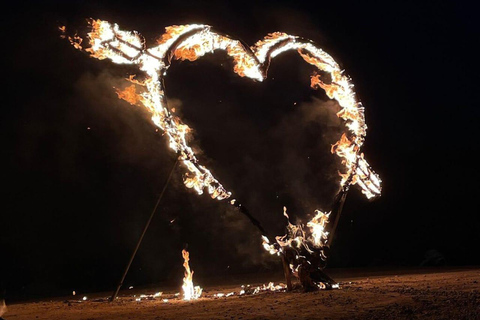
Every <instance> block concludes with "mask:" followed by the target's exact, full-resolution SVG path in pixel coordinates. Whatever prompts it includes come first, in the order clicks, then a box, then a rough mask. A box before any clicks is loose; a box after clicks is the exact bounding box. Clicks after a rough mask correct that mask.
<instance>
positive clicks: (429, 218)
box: [0, 1, 480, 299]
mask: <svg viewBox="0 0 480 320" xmlns="http://www.w3.org/2000/svg"><path fill="white" fill-rule="evenodd" d="M9 10H10V11H9V12H7V11H4V13H3V23H4V24H5V25H4V27H3V28H2V30H3V38H2V42H3V46H2V47H3V49H2V51H3V52H4V62H5V66H4V68H3V79H4V81H3V82H4V84H3V86H2V87H3V90H2V91H3V96H4V97H5V98H6V99H5V100H4V101H2V107H3V108H2V131H3V132H2V140H3V141H2V148H1V150H2V159H3V160H4V162H5V164H4V166H3V169H4V170H3V171H4V177H5V178H4V179H3V181H4V188H3V191H2V195H3V197H4V200H3V202H2V203H3V210H2V213H1V220H0V228H1V230H0V232H1V235H0V245H1V247H0V264H1V274H0V277H1V279H2V280H1V283H2V288H3V291H4V293H5V292H6V296H7V298H10V299H22V298H31V297H39V296H48V295H56V294H67V293H71V291H72V290H76V291H77V292H92V291H99V290H110V289H112V288H113V287H114V286H115V284H116V282H117V281H118V279H119V277H120V275H121V272H122V270H123V268H124V266H125V264H126V262H127V260H128V257H129V255H130V253H131V251H132V250H133V248H134V245H135V242H136V240H137V239H138V237H139V235H140V233H141V230H142V228H143V226H144V224H145V222H146V220H147V218H148V216H149V214H150V212H151V210H152V208H153V206H154V204H155V202H156V200H157V197H158V194H159V193H160V190H161V189H162V187H163V183H164V181H165V180H166V178H167V176H168V173H169V171H170V169H171V166H172V164H173V162H174V155H173V153H172V152H171V151H170V150H169V149H168V148H167V143H166V140H165V138H164V137H162V135H161V132H157V130H156V129H155V127H154V126H153V124H152V123H151V121H150V120H149V115H148V114H147V113H146V112H145V111H144V110H142V109H141V108H139V107H134V106H130V105H129V104H127V103H126V102H124V101H121V100H118V99H117V97H116V94H115V90H114V89H113V88H112V87H116V88H123V87H124V86H126V82H125V81H124V80H123V78H124V77H125V76H126V75H128V74H132V73H136V71H135V68H130V67H125V66H118V65H113V64H112V63H110V62H108V61H98V60H95V59H91V58H89V57H88V55H87V54H85V53H82V52H80V51H77V50H74V48H73V47H72V46H70V45H69V44H68V42H67V41H65V40H62V39H60V37H59V32H58V29H57V27H58V26H59V25H66V26H67V30H68V31H69V32H74V31H75V30H79V31H80V32H83V31H85V26H86V23H85V20H84V19H85V18H88V17H93V18H99V19H104V20H108V21H111V22H116V23H118V24H119V25H120V26H121V28H122V29H124V30H137V31H139V32H140V33H142V34H143V35H144V36H145V37H146V39H147V40H148V41H149V43H154V40H155V39H156V38H158V36H160V35H161V34H162V33H163V31H164V27H165V26H169V25H173V24H188V23H204V24H209V25H212V26H214V27H216V28H217V29H218V30H221V31H223V32H226V33H228V34H230V35H232V36H234V37H236V38H238V39H242V40H243V41H245V42H246V43H248V44H254V43H255V42H256V41H257V40H260V39H261V38H263V37H264V36H265V35H266V34H267V33H269V32H273V31H283V32H287V33H290V34H296V35H300V36H303V37H305V38H310V39H312V40H314V41H315V42H316V43H317V44H319V46H320V47H322V48H323V49H325V50H326V51H327V52H329V53H330V54H331V55H332V56H333V57H334V58H335V59H336V60H337V61H338V62H339V64H340V65H341V66H342V68H344V69H345V70H346V73H347V74H348V75H350V76H351V77H352V79H353V83H354V84H355V91H356V93H357V95H358V98H359V100H361V101H362V102H363V104H364V105H365V107H366V119H367V125H368V131H367V139H366V143H365V145H364V148H363V151H364V152H365V155H366V158H367V160H368V161H369V162H370V164H371V165H372V167H373V168H374V170H375V171H376V172H377V173H379V174H380V176H381V178H382V180H383V195H382V197H380V198H379V199H376V200H375V201H368V200H366V199H365V198H364V197H363V196H362V194H361V193H360V191H359V190H358V189H357V188H352V190H351V191H350V193H349V197H348V199H347V202H346V205H345V207H344V213H343V216H342V219H341V221H340V224H339V227H338V231H337V233H336V238H335V243H334V245H333V247H332V256H331V259H330V268H335V267H372V266H378V267H384V266H419V265H444V264H446V265H474V264H478V263H479V262H480V258H479V256H478V245H479V240H480V239H479V235H478V234H479V232H478V230H479V228H480V218H479V215H478V209H475V207H476V206H475V204H476V203H477V201H475V197H476V196H477V193H478V186H477V181H478V179H479V175H478V171H477V167H478V160H477V158H476V157H475V155H476V154H477V153H478V151H479V150H478V149H479V147H478V141H477V137H478V132H477V130H478V124H477V122H478V120H479V112H478V108H474V104H475V107H476V106H477V100H476V91H477V90H476V89H477V86H478V81H477V71H478V68H477V65H478V62H477V61H478V60H477V55H478V53H477V51H476V50H475V49H474V48H473V46H474V44H475V43H477V42H478V39H479V28H478V23H477V21H475V20H474V12H475V11H474V10H473V7H471V6H469V5H468V4H467V3H466V2H463V3H462V2H444V1H432V2H425V1H420V2H419V1H412V2H409V1H402V2H399V3H397V4H395V3H389V2H388V3H383V2H382V3H375V4H373V3H365V2H360V1H359V2H357V3H356V4H354V5H352V4H349V3H343V2H327V1H325V2H324V3H322V2H321V1H315V2H314V5H312V4H310V3H309V2H306V1H291V2H290V1H259V2H256V3H255V4H249V3H248V2H244V1H241V2H239V3H233V2H230V1H228V2H227V1H225V2H215V1H209V2H201V1H198V2H197V1H182V2H181V3H178V4H177V2H176V1H171V2H162V1H157V2H155V4H143V3H142V2H141V1H132V2H131V3H127V2H124V1H112V2H101V3H97V2H92V1H70V2H68V4H66V2H63V1H62V2H61V1H46V2H43V3H42V4H36V3H28V2H24V3H23V4H17V5H16V6H14V7H13V9H9ZM231 67H232V64H231V62H230V61H229V60H228V59H227V58H226V57H225V56H224V55H222V54H220V53H216V54H215V55H211V56H209V57H205V58H202V59H201V60H199V61H196V62H194V63H190V62H183V63H175V64H174V65H173V66H172V68H171V69H170V70H169V76H168V77H167V80H166V86H167V95H168V97H169V98H170V102H169V103H170V104H171V105H172V106H173V107H175V108H176V109H177V110H178V112H179V114H181V115H182V116H183V117H184V119H185V121H186V122H187V123H188V124H189V125H191V127H193V128H194V129H195V132H194V138H193V140H192V143H193V144H194V145H195V146H196V148H197V149H198V150H201V154H200V157H201V159H202V161H204V163H206V164H208V166H209V168H212V170H213V172H214V173H215V174H216V176H217V177H218V178H219V180H220V181H221V182H222V183H223V184H224V185H225V187H226V188H227V189H229V190H231V191H232V192H233V193H234V197H235V198H238V199H239V200H241V202H242V203H243V204H244V205H246V206H247V207H248V208H249V209H250V211H251V212H252V214H253V215H254V216H255V217H257V218H258V219H259V220H260V221H261V223H262V224H263V225H264V226H265V228H266V229H267V230H268V231H269V232H271V234H274V235H275V234H282V233H283V227H284V225H285V220H284V219H283V216H282V207H283V206H284V205H286V206H287V207H288V208H289V212H291V216H292V220H295V221H303V222H305V221H307V219H308V218H309V215H311V214H313V210H314V209H316V208H318V209H323V210H329V205H330V203H331V201H332V198H333V195H334V193H335V191H336V187H337V184H338V176H337V173H336V172H337V170H338V169H340V168H341V166H339V163H338V160H337V159H336V158H335V157H334V156H332V155H330V154H329V146H330V144H332V143H334V142H335V141H336V140H337V139H338V137H339V135H340V134H341V132H342V130H343V128H342V127H341V125H340V124H339V122H338V120H337V118H336V117H335V115H334V114H335V112H336V110H338V109H337V108H338V106H337V105H335V103H332V102H328V101H327V100H328V99H327V98H326V96H325V95H324V94H323V93H322V92H316V91H313V90H311V89H310V88H309V87H308V83H309V76H310V74H311V72H312V69H310V68H309V66H308V65H306V64H305V63H303V62H302V60H301V59H300V58H299V57H298V56H297V55H296V54H295V53H287V54H282V55H281V56H279V57H278V58H276V59H275V60H274V61H273V63H272V66H271V69H270V70H269V77H268V79H267V80H265V81H264V83H256V82H253V81H251V80H249V79H243V78H240V77H238V76H237V75H235V74H233V73H232V72H231V71H230V70H231ZM183 172H184V170H183V169H181V168H178V169H177V170H176V171H175V174H174V176H173V180H172V182H171V184H170V185H169V188H168V190H167V193H166V195H165V198H164V199H163V202H162V204H161V208H160V210H159V211H158V212H157V214H156V216H155V219H154V220H153V222H152V225H151V228H150V229H149V231H148V233H147V236H146V238H145V239H144V243H143V244H142V247H141V248H140V251H139V252H138V255H137V258H136V260H135V261H134V263H133V265H132V269H131V272H130V273H129V275H128V277H127V279H126V282H125V284H126V285H127V286H129V285H135V286H139V285H146V284H152V283H159V282H162V283H166V284H170V285H175V286H180V283H181V279H182V277H183V269H182V258H181V250H182V249H183V248H185V247H187V248H188V250H189V251H190V253H191V266H192V268H193V269H194V270H195V275H196V278H195V281H196V282H198V283H200V284H201V283H202V281H206V280H205V279H209V278H212V277H219V278H224V279H225V278H227V279H228V277H233V276H235V275H238V274H242V273H253V272H270V271H275V270H278V268H279V267H280V264H279V262H278V261H277V260H276V259H274V258H272V257H270V256H269V255H268V254H265V253H264V252H263V249H262V248H261V246H260V239H259V233H258V232H257V231H256V229H255V228H254V227H253V226H252V225H251V224H250V223H249V222H248V220H246V218H245V217H244V216H242V215H241V214H240V213H239V212H238V211H236V210H234V209H233V208H232V207H231V206H229V205H228V204H227V203H224V202H218V201H212V200H211V199H209V198H208V196H206V195H203V196H197V195H196V194H194V192H193V191H191V190H188V189H186V188H185V187H184V186H183V184H182V182H181V175H182V173H183Z"/></svg>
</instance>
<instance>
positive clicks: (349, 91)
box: [70, 20, 381, 200]
mask: <svg viewBox="0 0 480 320" xmlns="http://www.w3.org/2000/svg"><path fill="white" fill-rule="evenodd" d="M90 24H91V26H92V31H91V32H90V33H89V34H88V37H89V41H90V46H91V47H90V48H87V49H86V51H88V52H90V53H91V55H92V56H93V57H95V58H98V59H106V58H108V59H111V60H112V61H113V62H115V63H120V64H138V65H139V67H140V69H141V70H142V71H144V72H145V73H146V75H147V77H146V78H145V80H143V81H138V80H136V79H134V78H133V77H130V78H129V80H130V81H131V82H132V83H133V84H132V86H130V87H128V88H127V89H126V90H124V91H122V92H119V96H120V97H121V98H123V99H125V100H127V101H128V102H130V103H132V104H138V103H141V104H143V105H144V106H145V107H146V108H147V109H148V110H150V112H151V113H152V120H153V122H154V123H155V124H156V125H157V126H158V127H159V128H161V129H162V130H163V131H164V132H165V134H166V135H168V137H169V141H170V147H171V148H172V149H173V150H174V151H176V152H177V153H178V155H179V159H180V160H182V162H183V164H184V165H185V166H186V168H187V170H188V173H187V174H186V175H185V179H184V182H185V185H186V186H187V187H189V188H194V189H195V190H196V191H197V192H198V193H199V194H202V193H203V192H204V190H207V192H208V193H209V194H210V196H211V197H212V198H214V199H215V198H216V199H218V200H222V199H226V198H229V197H231V193H230V192H228V191H227V190H225V188H224V187H223V186H222V185H221V184H220V183H219V181H218V180H217V179H216V178H215V177H214V176H213V174H212V173H211V172H210V171H209V170H208V169H207V168H206V167H204V166H202V165H200V164H199V161H198V160H197V158H196V155H195V153H194V152H193V150H192V148H190V146H189V145H188V143H187V140H186V135H187V133H188V131H189V129H190V128H189V127H188V126H187V125H185V124H184V123H183V122H182V120H181V119H180V118H179V117H177V116H175V115H174V114H173V113H172V112H171V111H170V110H169V109H168V108H167V98H166V95H165V88H164V85H163V79H164V77H165V76H166V74H167V70H168V68H169V66H170V64H171V61H172V59H180V60H190V61H193V60H196V59H198V58H199V57H201V56H203V55H205V54H206V53H208V52H213V51H214V50H225V51H226V52H227V54H228V55H229V56H230V57H232V58H233V60H234V63H235V67H234V72H235V73H237V74H238V75H240V76H242V77H249V78H251V79H254V80H258V81H262V80H263V79H265V77H266V75H267V71H268V67H269V64H270V61H271V59H272V58H274V57H276V56H277V55H278V54H280V53H282V52H285V51H287V50H297V51H298V53H299V54H300V55H301V57H302V58H303V59H304V60H305V61H306V62H307V63H309V64H311V65H314V66H315V67H317V68H318V70H319V71H320V73H318V74H315V75H313V76H312V78H311V86H312V87H313V88H318V87H320V88H322V89H324V90H325V92H326V94H327V95H328V97H330V98H332V99H336V100H337V101H338V103H339V104H340V106H341V107H342V109H341V110H340V112H338V114H337V115H338V117H340V118H342V119H343V120H344V121H345V125H346V127H347V128H348V131H347V132H345V133H344V134H343V135H342V137H341V139H340V140H339V141H338V142H336V143H335V144H333V146H332V153H335V154H337V155H338V156H339V157H341V158H342V163H343V164H344V165H345V168H346V170H345V172H344V173H342V174H341V175H342V179H341V182H340V184H341V186H342V187H343V188H348V187H349V186H350V185H353V184H357V185H359V186H360V188H361V189H362V192H363V193H364V194H365V195H366V196H367V197H368V198H372V197H374V196H377V195H379V194H380V192H381V188H380V183H381V181H380V179H379V177H378V175H376V174H375V173H374V172H373V171H372V170H371V168H370V166H369V165H368V163H367V162H366V161H365V159H364V157H363V154H362V153H360V148H361V146H362V144H363V142H364V139H365V134H366V125H365V118H364V112H363V111H364V109H363V106H362V105H361V103H360V102H358V101H357V100H356V98H355V93H354V91H353V85H352V84H351V82H350V80H349V78H348V77H347V76H345V75H344V74H343V71H342V70H341V69H340V67H339V66H338V64H337V63H336V62H335V60H334V59H333V58H332V57H331V56H330V55H328V54H327V53H326V52H325V51H323V50H322V49H320V48H318V47H317V46H315V45H314V44H313V42H311V41H309V40H305V39H303V38H300V37H295V36H290V35H288V34H285V33H280V32H276V33H272V34H269V35H267V36H266V37H265V38H264V39H263V40H261V41H258V42H257V43H256V44H255V45H254V46H252V47H251V48H248V47H246V46H244V45H243V44H242V43H241V42H240V41H239V40H235V39H232V38H231V37H228V36H226V35H222V34H219V33H216V32H215V31H213V30H212V28H211V27H210V26H206V25H183V26H171V27H167V28H166V33H165V34H163V35H162V36H161V38H160V39H159V40H158V45H157V46H156V47H154V48H150V49H147V48H146V46H145V40H144V39H143V37H142V36H141V35H140V34H139V33H137V32H128V31H122V30H120V28H119V26H118V25H117V24H111V23H109V22H107V21H102V20H90ZM70 41H71V42H72V43H73V44H74V45H75V46H76V47H77V48H79V49H81V45H80V43H81V38H79V37H73V38H70ZM328 78H329V79H328ZM138 86H141V87H143V88H144V89H145V90H143V92H140V93H139V92H138V90H137V87H138Z"/></svg>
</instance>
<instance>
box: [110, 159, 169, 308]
mask: <svg viewBox="0 0 480 320" xmlns="http://www.w3.org/2000/svg"><path fill="white" fill-rule="evenodd" d="M177 163H178V157H177V160H175V163H174V164H173V166H172V170H171V171H170V174H169V175H168V178H167V181H165V184H164V186H163V189H162V192H160V195H159V196H158V200H157V203H156V204H155V207H154V208H153V210H152V213H151V214H150V217H149V218H148V221H147V224H146V225H145V228H143V232H142V234H141V236H140V238H139V239H138V242H137V245H136V247H135V250H133V253H132V256H131V257H130V260H129V261H128V264H127V267H126V268H125V271H124V272H123V275H122V278H121V279H120V282H119V283H118V286H117V288H116V290H115V291H114V293H113V294H112V297H111V298H110V302H113V301H115V299H116V298H117V296H118V292H119V291H120V288H121V287H122V285H123V281H124V280H125V277H126V276H127V273H128V270H129V269H130V266H131V265H132V262H133V259H134V258H135V255H136V254H137V251H138V248H140V244H141V243H142V240H143V237H144V236H145V233H146V232H147V229H148V227H149V226H150V222H152V219H153V216H154V215H155V212H156V211H157V208H158V205H159V204H160V201H161V200H162V198H163V195H164V193H165V190H167V186H168V184H169V182H170V179H171V178H172V176H173V172H174V171H175V168H176V167H177Z"/></svg>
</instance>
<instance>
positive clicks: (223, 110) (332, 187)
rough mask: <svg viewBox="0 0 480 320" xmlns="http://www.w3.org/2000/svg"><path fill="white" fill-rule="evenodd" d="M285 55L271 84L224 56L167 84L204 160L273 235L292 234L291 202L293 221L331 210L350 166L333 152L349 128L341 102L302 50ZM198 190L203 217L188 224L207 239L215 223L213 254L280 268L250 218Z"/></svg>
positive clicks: (173, 74)
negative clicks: (320, 84)
mask: <svg viewBox="0 0 480 320" xmlns="http://www.w3.org/2000/svg"><path fill="white" fill-rule="evenodd" d="M285 56H286V57H285V58H283V60H282V57H279V58H276V59H275V61H277V60H280V62H279V63H278V64H277V63H276V62H274V64H273V65H272V67H271V70H270V76H269V78H268V79H267V80H265V81H264V82H263V83H255V82H253V81H251V80H250V79H245V78H239V77H238V76H236V75H234V74H232V71H231V70H232V69H231V64H230V62H229V61H228V60H226V59H225V58H224V56H222V54H221V53H220V54H217V53H214V54H212V55H208V56H206V57H204V58H202V59H201V60H199V61H196V62H194V63H178V64H174V65H173V66H172V67H171V69H170V70H169V75H168V77H167V79H166V93H167V96H168V98H169V99H170V100H171V99H172V98H174V99H175V102H174V103H175V106H176V107H175V109H176V113H177V115H179V116H180V117H181V118H182V119H183V120H184V121H185V122H186V123H187V124H188V125H189V126H190V127H191V128H192V130H193V132H192V134H191V136H190V139H191V142H190V145H192V146H193V147H194V149H195V151H196V153H197V154H198V155H199V159H200V161H201V164H202V165H205V166H206V167H207V168H209V169H211V170H212V172H213V174H214V175H215V177H217V178H218V179H219V181H220V183H222V184H223V185H224V186H225V187H226V189H227V190H229V191H232V192H233V195H232V198H234V199H237V201H239V202H240V203H242V205H243V206H245V207H247V208H248V209H249V211H250V212H251V214H252V215H253V216H254V217H255V218H256V219H258V220H259V221H260V223H261V224H262V226H263V227H264V228H265V229H266V230H267V232H268V233H269V235H270V236H271V237H273V236H276V235H283V234H284V233H285V230H284V229H285V226H286V221H285V218H284V217H283V214H282V212H283V210H282V208H283V206H287V208H288V209H289V214H290V217H291V218H292V221H293V222H301V223H306V222H307V221H309V220H310V219H311V218H312V217H313V215H314V210H315V209H320V210H323V211H328V210H330V209H331V208H330V206H331V204H332V201H333V198H334V195H335V194H336V193H337V192H338V188H339V181H340V178H339V175H338V170H341V169H343V168H342V166H341V164H340V160H339V159H338V157H337V156H336V155H333V154H331V152H330V148H331V145H332V144H334V143H335V142H336V141H338V140H339V138H340V136H341V134H342V132H344V129H345V128H344V127H343V125H342V122H341V120H340V119H339V118H338V117H337V116H336V113H337V112H338V111H339V110H340V107H339V105H338V103H337V102H336V101H332V100H329V99H328V98H326V96H325V95H324V93H323V92H318V91H314V90H312V89H310V87H309V76H310V74H311V72H312V70H311V69H310V68H309V67H308V66H305V63H304V62H303V61H301V60H296V54H295V53H293V56H292V55H290V56H289V55H288V54H286V55H285ZM207 74H208V76H205V75H207ZM206 78H208V81H206V80H207V79H206ZM172 101H173V100H172ZM190 194H191V195H192V196H191V197H188V199H189V201H190V205H191V207H192V209H193V210H194V211H195V212H196V213H192V214H191V215H189V219H192V220H190V222H189V223H190V224H191V225H192V226H193V225H195V227H194V228H193V229H195V228H199V229H197V231H198V232H199V233H200V234H203V232H202V231H199V230H204V228H205V224H206V225H207V226H208V231H207V230H205V232H206V233H207V232H208V236H207V235H206V237H209V238H210V239H214V241H212V243H213V245H212V246H211V247H210V249H207V250H214V251H215V252H218V256H222V255H223V256H222V258H217V261H218V260H225V261H227V260H229V259H230V260H231V261H237V262H238V263H240V264H242V265H244V266H246V267H253V266H261V267H262V268H270V267H271V263H272V258H271V257H270V256H269V254H268V253H266V252H265V251H264V250H263V249H262V247H261V239H260V233H259V232H258V230H257V229H256V227H255V226H253V224H251V222H250V221H249V220H248V218H247V217H245V216H243V215H242V214H241V213H240V212H239V211H238V210H237V209H236V208H234V207H232V206H230V205H229V204H228V203H227V202H225V201H224V202H218V201H213V202H212V200H210V199H209V198H208V196H207V195H203V196H200V197H198V196H197V195H196V194H194V192H193V191H191V192H190ZM183 214H185V213H183ZM192 226H190V228H192ZM227 239H228V241H227ZM213 248H214V249H213ZM192 252H193V250H192ZM203 254H205V255H208V253H202V255H203ZM227 257H228V258H227Z"/></svg>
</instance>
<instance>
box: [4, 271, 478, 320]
mask: <svg viewBox="0 0 480 320" xmlns="http://www.w3.org/2000/svg"><path fill="white" fill-rule="evenodd" d="M329 275H331V276H332V277H334V278H335V279H336V280H337V281H339V282H340V283H341V286H340V289H338V290H324V291H317V292H309V293H304V292H301V291H300V290H294V291H293V292H283V291H280V292H271V291H262V292H260V293H257V294H254V295H246V294H245V295H239V292H240V290H241V289H242V288H241V286H240V285H236V284H235V285H230V286H228V285H223V286H211V287H208V286H207V287H206V288H205V292H204V295H203V296H202V298H200V299H199V300H195V301H193V302H189V301H183V300H181V299H180V297H175V292H164V293H163V294H162V296H161V297H158V298H155V299H153V298H151V299H148V298H143V299H141V300H140V301H136V299H138V298H139V294H140V293H142V292H141V290H140V291H134V290H127V291H124V292H122V296H121V297H120V298H119V299H117V301H115V302H113V303H108V302H106V301H105V299H104V298H106V297H107V296H108V294H106V293H105V294H93V295H87V297H88V299H87V300H86V301H83V300H78V299H79V298H82V297H79V296H78V295H77V296H71V297H68V298H58V299H53V300H49V301H37V302H29V303H18V304H12V305H8V309H7V312H6V313H5V314H4V315H3V318H4V319H5V320H22V319H25V320H27V319H28V320H32V319H49V320H57V319H58V320H59V319H72V320H79V319H84V320H93V319H142V320H150V319H152V320H153V319H480V283H479V282H480V267H478V268H468V269H434V270H432V269H423V270H397V271H366V270H363V271H358V270H342V271H335V270H329ZM261 277H263V278H265V277H266V276H265V275H262V276H260V277H257V278H261ZM272 278H275V279H270V280H269V279H267V280H266V281H263V282H261V283H268V282H269V281H272V280H275V284H278V283H279V282H278V280H280V281H281V278H279V277H278V276H272ZM257 280H265V279H257ZM257 284H259V283H256V284H254V283H252V285H251V287H255V286H256V285H257ZM136 290H139V289H136ZM155 292H156V290H146V289H144V292H143V293H145V294H153V293H155ZM229 292H235V294H234V295H231V296H229V297H214V294H216V293H224V294H227V293H229ZM134 295H135V296H134ZM163 299H169V300H168V302H164V301H163Z"/></svg>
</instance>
